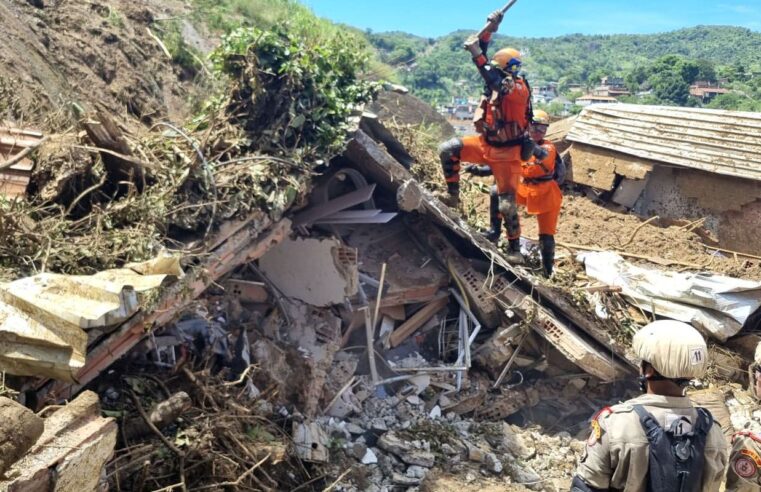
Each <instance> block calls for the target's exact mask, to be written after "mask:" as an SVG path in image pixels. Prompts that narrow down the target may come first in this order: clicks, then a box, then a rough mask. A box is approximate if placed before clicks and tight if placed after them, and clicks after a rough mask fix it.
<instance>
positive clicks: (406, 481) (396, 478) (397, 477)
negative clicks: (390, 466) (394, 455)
mask: <svg viewBox="0 0 761 492" xmlns="http://www.w3.org/2000/svg"><path fill="white" fill-rule="evenodd" d="M391 481H392V482H393V483H394V484H395V485H401V486H403V487H414V486H416V485H420V482H421V480H420V479H419V478H412V477H408V476H407V475H402V474H401V473H396V472H394V474H393V475H392V476H391Z"/></svg>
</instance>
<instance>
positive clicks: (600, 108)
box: [548, 104, 761, 255]
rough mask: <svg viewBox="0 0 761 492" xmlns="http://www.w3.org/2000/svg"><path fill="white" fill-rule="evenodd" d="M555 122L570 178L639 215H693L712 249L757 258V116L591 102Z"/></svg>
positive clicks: (760, 180)
mask: <svg viewBox="0 0 761 492" xmlns="http://www.w3.org/2000/svg"><path fill="white" fill-rule="evenodd" d="M561 126H563V127H564V130H566V132H567V133H566V135H565V138H566V140H567V141H568V142H571V143H572V146H571V149H570V155H571V159H572V162H573V178H572V179H573V181H574V182H576V183H579V184H583V185H586V186H590V187H592V188H595V189H597V190H601V191H604V192H609V193H610V194H611V197H610V199H611V200H612V201H613V202H615V203H618V204H620V205H622V206H624V207H626V208H627V209H630V210H632V211H633V212H634V213H636V214H639V215H641V216H646V217H651V216H655V215H657V216H659V217H661V218H662V219H671V220H691V221H696V220H701V221H702V224H703V226H704V227H705V228H706V229H707V230H708V231H709V232H710V233H711V235H712V236H713V237H714V238H715V240H716V242H717V244H716V246H718V247H720V248H723V249H727V250H734V251H738V252H742V253H748V254H751V255H761V246H760V245H761V241H760V239H761V235H759V232H758V230H757V227H756V225H757V224H758V223H759V218H760V217H761V174H760V173H759V170H760V169H761V161H759V157H758V156H759V152H760V151H761V143H760V142H761V138H759V137H760V136H761V116H760V115H758V114H757V113H749V112H744V111H724V110H710V109H696V108H681V107H665V106H641V105H631V104H615V105H595V106H590V107H588V108H585V109H584V111H582V113H581V114H580V115H579V116H578V117H576V118H575V119H573V120H570V121H568V122H565V123H563V124H562V125H561ZM559 130H561V131H560V133H561V134H562V133H565V132H563V131H562V129H559ZM548 138H551V136H548Z"/></svg>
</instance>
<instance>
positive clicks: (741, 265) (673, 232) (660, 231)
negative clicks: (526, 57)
mask: <svg viewBox="0 0 761 492" xmlns="http://www.w3.org/2000/svg"><path fill="white" fill-rule="evenodd" d="M471 181H473V182H474V183H479V182H480V183H482V185H481V186H480V188H477V187H476V186H472V185H471V186H467V185H466V186H463V189H464V190H466V191H465V194H466V195H467V196H465V197H464V199H463V209H464V210H465V212H466V213H467V215H468V217H469V220H470V221H471V222H472V223H474V224H476V225H478V226H479V227H486V226H487V221H488V216H489V198H488V186H489V184H490V181H489V179H484V178H477V179H472V180H471ZM479 189H480V190H483V193H481V192H479ZM643 222H645V220H643V219H641V218H640V217H637V216H636V215H631V214H627V213H621V212H617V211H614V210H611V209H609V208H606V206H604V205H600V204H597V203H595V201H593V200H592V199H590V198H588V197H587V196H585V195H582V194H579V193H569V192H567V191H566V192H565V194H564V196H563V208H562V212H561V216H560V222H559V224H558V233H557V236H555V239H556V240H557V241H558V242H560V243H565V244H571V245H580V246H587V247H592V248H599V249H603V250H612V251H620V252H624V253H630V254H633V255H639V256H645V257H650V258H652V259H653V261H652V262H653V263H656V264H660V265H663V266H669V267H670V268H676V269H680V268H685V269H688V270H705V271H711V272H715V273H721V274H724V275H729V276H732V277H739V278H744V279H748V280H761V264H760V263H759V262H758V261H753V260H750V259H748V258H745V257H743V256H737V257H734V256H733V255H731V254H728V253H721V252H715V251H714V250H711V249H709V248H706V247H705V246H704V245H703V240H702V239H701V237H700V235H699V234H697V231H690V225H689V224H687V225H670V226H663V227H661V226H660V225H659V223H658V221H657V220H655V221H653V222H651V223H648V224H645V225H643ZM521 226H522V234H523V236H524V237H527V238H532V239H536V238H537V237H538V235H539V231H538V228H537V222H536V218H535V217H533V216H530V215H528V214H526V213H523V214H522V217H521ZM640 226H641V227H640ZM638 228H639V229H638ZM635 231H636V233H635ZM563 249H564V248H563V247H562V246H560V247H559V248H558V250H559V253H563ZM566 252H567V249H566ZM627 259H628V260H629V261H633V262H643V261H646V260H643V259H640V258H634V257H628V258H627ZM670 262H673V263H672V264H670V265H669V263H670ZM686 264H691V265H694V266H693V267H688V266H687V265H686Z"/></svg>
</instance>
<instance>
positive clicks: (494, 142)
mask: <svg viewBox="0 0 761 492" xmlns="http://www.w3.org/2000/svg"><path fill="white" fill-rule="evenodd" d="M520 81H521V82H522V83H523V84H525V86H526V90H527V91H528V104H527V105H526V120H527V121H531V119H532V118H533V116H534V110H533V106H532V102H531V86H530V85H529V83H528V80H526V79H525V78H524V77H521V78H520ZM504 96H505V94H504V93H503V92H502V91H501V90H493V89H491V88H489V87H488V86H487V89H486V91H485V92H484V95H483V96H482V98H481V104H480V106H479V108H478V110H477V111H476V114H475V117H474V118H473V123H474V125H475V127H476V131H478V132H479V133H481V134H483V135H484V137H485V138H486V141H487V142H488V143H489V145H491V146H493V147H512V146H515V145H524V144H525V141H526V140H527V139H530V138H529V136H528V133H527V131H526V130H527V129H526V128H523V129H522V128H520V126H518V123H517V122H516V121H506V120H505V117H504V115H503V114H502V99H503V97H504ZM487 108H490V109H491V113H492V119H493V123H492V125H488V124H487V123H486V113H487V111H488V109H487Z"/></svg>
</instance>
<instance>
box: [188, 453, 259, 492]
mask: <svg viewBox="0 0 761 492" xmlns="http://www.w3.org/2000/svg"><path fill="white" fill-rule="evenodd" d="M270 456H272V453H270V454H268V455H267V456H265V457H264V458H262V459H261V460H259V462H258V463H256V464H255V465H254V466H252V467H251V468H249V469H248V470H246V471H245V472H243V474H242V475H241V476H239V477H238V479H237V480H235V481H234V482H222V483H215V484H212V485H204V486H203V487H198V488H195V489H191V490H194V491H195V490H207V489H217V488H222V487H237V486H238V485H240V483H241V482H242V481H243V479H244V478H246V477H247V476H249V475H251V474H252V473H254V470H256V469H257V468H259V467H260V466H262V464H264V462H265V461H267V460H268V459H270Z"/></svg>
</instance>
